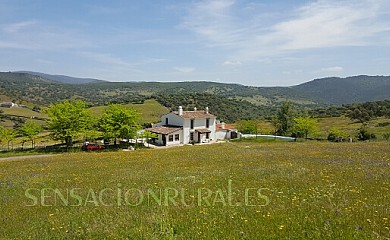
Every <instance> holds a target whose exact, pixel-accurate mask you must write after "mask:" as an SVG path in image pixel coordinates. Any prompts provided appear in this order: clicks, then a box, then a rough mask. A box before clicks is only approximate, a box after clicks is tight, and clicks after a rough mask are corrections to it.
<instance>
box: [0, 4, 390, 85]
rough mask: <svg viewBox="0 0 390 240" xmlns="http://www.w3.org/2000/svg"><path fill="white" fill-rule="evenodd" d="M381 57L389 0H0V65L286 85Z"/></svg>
mask: <svg viewBox="0 0 390 240" xmlns="http://www.w3.org/2000/svg"><path fill="white" fill-rule="evenodd" d="M389 66H390V1H389V0H294V1H291V0H256V1H255V0H201V1H197V0H181V1H176V0H143V1H127V0H110V1H107V0H83V1H81V0H66V1H60V0H0V71H3V72H4V71H22V70H25V71H36V72H43V73H48V74H62V75H68V76H73V77H88V78H97V79H102V80H108V81H121V82H122V81H161V82H166V81H215V82H224V83H239V84H243V85H250V86H292V85H296V84H300V83H303V82H307V81H310V80H313V79H316V78H322V77H333V76H335V77H347V76H355V75H363V74H364V75H386V76H387V75H390V67H389Z"/></svg>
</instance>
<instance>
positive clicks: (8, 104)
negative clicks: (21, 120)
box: [0, 102, 18, 108]
mask: <svg viewBox="0 0 390 240" xmlns="http://www.w3.org/2000/svg"><path fill="white" fill-rule="evenodd" d="M17 106H18V104H16V103H13V102H2V103H0V107H6V108H12V107H17Z"/></svg>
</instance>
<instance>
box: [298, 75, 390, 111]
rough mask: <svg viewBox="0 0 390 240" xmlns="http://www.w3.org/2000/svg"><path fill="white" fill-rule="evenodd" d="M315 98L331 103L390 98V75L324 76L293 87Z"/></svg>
mask: <svg viewBox="0 0 390 240" xmlns="http://www.w3.org/2000/svg"><path fill="white" fill-rule="evenodd" d="M293 89H295V90H297V91H299V92H302V93H305V94H306V95H307V96H310V97H312V98H313V99H318V100H320V101H323V102H326V103H330V104H347V103H354V102H368V101H379V100H385V99H389V98H390V77H385V76H363V75H362V76H356V77H347V78H335V77H333V78H322V79H316V80H313V81H310V82H307V83H303V84H300V85H298V86H295V87H293Z"/></svg>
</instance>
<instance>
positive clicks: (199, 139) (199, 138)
mask: <svg viewBox="0 0 390 240" xmlns="http://www.w3.org/2000/svg"><path fill="white" fill-rule="evenodd" d="M200 136H201V134H200V132H198V143H200V141H201V137H200Z"/></svg>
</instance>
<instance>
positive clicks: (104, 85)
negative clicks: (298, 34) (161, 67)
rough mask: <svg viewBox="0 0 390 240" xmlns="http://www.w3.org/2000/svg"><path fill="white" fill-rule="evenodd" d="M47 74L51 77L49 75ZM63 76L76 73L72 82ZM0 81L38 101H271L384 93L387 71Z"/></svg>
mask: <svg viewBox="0 0 390 240" xmlns="http://www.w3.org/2000/svg"><path fill="white" fill-rule="evenodd" d="M47 76H57V77H55V80H53V77H51V79H48V78H47ZM58 76H62V78H61V77H58ZM69 79H76V80H75V81H76V82H77V83H74V81H69ZM80 79H82V80H81V81H78V80H80ZM0 87H1V89H0V94H4V95H11V96H10V97H13V98H20V99H25V100H29V99H30V100H31V101H32V102H39V103H44V104H47V103H50V102H56V101H60V100H64V99H68V98H72V97H79V98H83V99H86V100H88V101H90V102H91V103H92V104H105V103H107V102H114V103H115V102H118V103H121V102H134V101H135V102H139V101H142V99H146V98H150V97H152V96H154V95H156V94H158V95H161V94H165V95H169V94H186V93H205V94H215V95H219V96H221V97H226V98H230V99H236V100H246V101H249V102H252V103H253V104H255V105H261V106H277V105H278V104H280V103H281V102H283V101H285V100H290V101H292V102H295V103H298V104H301V105H306V106H312V105H321V104H322V105H323V104H339V105H340V104H349V103H353V102H367V101H378V100H385V99H390V76H367V75H359V76H352V77H347V78H339V77H328V78H319V79H314V80H312V81H308V82H306V83H302V84H299V85H295V86H290V87H255V86H245V85H242V84H237V83H219V82H208V81H192V82H190V81H189V82H146V81H142V82H108V81H103V80H98V79H92V78H73V77H69V76H63V75H50V74H44V73H37V72H33V73H29V72H28V71H20V72H0Z"/></svg>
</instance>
